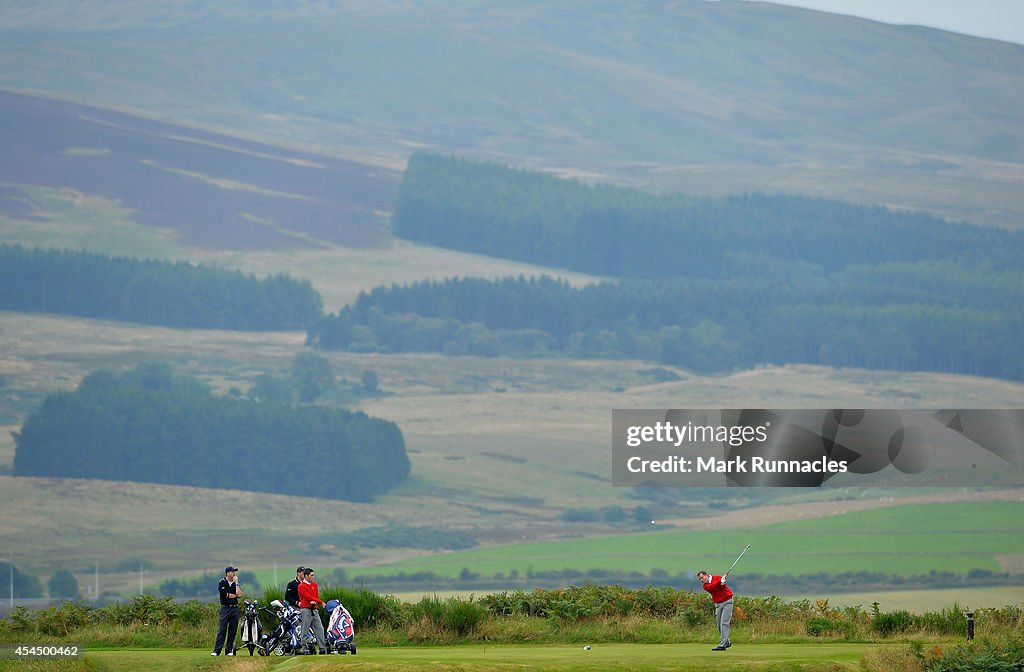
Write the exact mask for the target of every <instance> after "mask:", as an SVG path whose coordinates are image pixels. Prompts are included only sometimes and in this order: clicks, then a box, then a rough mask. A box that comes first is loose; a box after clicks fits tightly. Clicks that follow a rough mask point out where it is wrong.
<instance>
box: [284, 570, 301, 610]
mask: <svg viewBox="0 0 1024 672" xmlns="http://www.w3.org/2000/svg"><path fill="white" fill-rule="evenodd" d="M305 569H306V568H305V567H303V566H302V565H299V566H298V567H296V568H295V579H294V580H292V581H289V582H288V585H287V586H285V588H284V601H285V603H286V604H287V605H288V606H290V607H295V608H296V609H298V608H299V584H300V583H302V580H303V579H304V578H306V577H305V575H304V574H303V573H302V572H303V571H305Z"/></svg>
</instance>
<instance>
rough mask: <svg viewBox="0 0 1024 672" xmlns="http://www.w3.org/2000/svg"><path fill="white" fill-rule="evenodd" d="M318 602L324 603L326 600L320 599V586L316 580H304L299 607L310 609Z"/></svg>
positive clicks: (300, 585)
mask: <svg viewBox="0 0 1024 672" xmlns="http://www.w3.org/2000/svg"><path fill="white" fill-rule="evenodd" d="M317 602H319V603H320V604H323V603H324V601H323V600H321V599H320V586H318V585H316V581H303V582H302V583H300V584H299V608H300V609H309V608H310V607H311V606H312V605H314V604H316V603H317Z"/></svg>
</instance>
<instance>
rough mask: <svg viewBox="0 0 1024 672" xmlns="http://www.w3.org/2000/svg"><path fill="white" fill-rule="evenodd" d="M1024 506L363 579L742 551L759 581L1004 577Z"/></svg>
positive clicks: (451, 559) (518, 553)
mask: <svg viewBox="0 0 1024 672" xmlns="http://www.w3.org/2000/svg"><path fill="white" fill-rule="evenodd" d="M1022 520H1024V502H1019V501H1017V502H1014V501H1003V502H962V503H950V504H928V505H908V506H902V507H894V508H890V509H877V510H869V511H858V512H851V513H846V514H842V515H837V516H829V517H827V518H819V519H816V520H804V521H800V520H798V521H792V522H786V523H778V524H774V525H766V526H761V527H758V528H756V529H730V530H723V531H679V530H673V531H666V532H651V533H647V534H638V533H632V534H622V535H616V536H613V537H604V538H591V539H570V540H560V541H550V542H535V543H527V544H516V545H511V546H502V547H495V548H487V549H479V550H472V551H464V552H460V553H447V554H443V555H435V556H430V557H425V558H417V559H414V560H407V561H405V562H401V563H396V564H392V565H385V566H381V567H375V568H371V569H369V570H367V571H366V573H367V574H396V573H398V572H399V571H405V572H416V571H431V572H434V573H436V574H439V575H444V576H456V575H458V574H459V572H460V571H461V570H462V568H463V567H467V568H469V569H470V570H472V571H474V572H479V573H481V574H484V575H485V576H486V575H490V574H493V573H495V572H509V571H511V570H513V569H514V570H516V571H518V572H519V573H521V574H522V573H524V572H528V571H529V570H531V569H532V570H533V571H545V570H562V569H567V568H573V569H579V570H587V569H592V568H601V569H611V570H620V571H641V572H650V571H651V570H652V569H656V568H658V569H664V570H666V571H670V572H672V573H676V572H679V571H685V570H691V571H694V572H696V571H697V570H699V569H703V568H707V569H709V570H723V569H724V568H725V567H727V566H728V565H729V563H730V562H731V561H732V559H733V558H735V557H736V553H737V552H738V551H739V550H740V549H742V548H743V547H744V546H745V545H746V544H751V547H752V548H751V552H750V554H749V555H748V556H747V557H746V558H745V560H744V570H745V571H747V572H757V573H760V574H792V575H801V574H815V573H819V572H825V573H829V574H838V573H842V572H861V571H868V572H882V573H885V574H896V575H901V576H911V575H915V574H927V573H929V572H930V571H932V570H935V571H937V572H955V573H966V572H968V571H970V570H972V569H987V570H990V571H993V572H998V571H1003V570H1002V567H1001V565H1000V560H1004V561H1005V558H1006V557H1017V556H1020V555H1021V554H1024V534H1021V532H1024V526H1022V523H1021V521H1022Z"/></svg>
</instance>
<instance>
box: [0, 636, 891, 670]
mask: <svg viewBox="0 0 1024 672" xmlns="http://www.w3.org/2000/svg"><path fill="white" fill-rule="evenodd" d="M583 644H584V643H582V642H581V643H580V645H578V646H455V647H442V648H435V647H401V648H374V649H365V648H360V649H359V653H358V655H357V656H356V657H349V656H330V657H326V658H324V657H319V656H317V657H312V658H250V657H249V656H248V655H246V656H243V657H240V658H238V659H236V660H230V659H226V658H222V659H218V660H212V659H211V658H210V655H209V652H208V651H189V650H185V651H183V650H177V649H174V650H170V649H169V650H149V651H114V650H108V651H103V650H95V651H88V652H87V654H86V658H85V661H84V662H85V663H86V664H87V665H88V666H89V667H88V669H90V670H97V671H100V672H107V671H109V672H122V671H127V670H132V671H134V670H147V671H151V672H164V671H167V672H171V671H172V670H174V671H176V670H221V669H223V670H228V669H230V670H245V671H252V672H261V671H263V670H303V671H307V672H319V671H320V670H335V669H339V670H340V669H346V670H402V671H406V672H414V671H417V670H452V671H454V670H464V671H466V672H499V671H501V672H512V671H513V670H514V671H517V672H529V671H532V670H567V671H569V670H638V671H644V672H662V671H667V670H673V671H679V670H683V671H687V670H693V671H697V670H712V671H714V670H723V671H724V670H746V669H752V668H753V669H757V670H761V671H764V672H772V671H774V670H793V669H801V670H807V671H813V670H837V669H839V670H843V669H856V667H857V665H858V663H859V661H860V660H861V658H862V657H863V655H864V654H865V653H866V652H867V651H868V650H869V649H877V648H878V647H879V646H881V647H885V648H888V647H892V648H897V647H899V645H896V644H884V645H878V644H849V643H811V644H751V645H736V646H734V647H732V648H731V649H730V650H728V651H726V652H724V653H721V652H712V651H711V650H710V648H711V646H712V644H653V645H632V644H600V645H594V646H593V648H591V650H589V651H585V650H583ZM18 665H23V663H16V664H13V665H12V664H8V667H7V668H5V667H4V662H3V661H0V670H3V669H18V670H40V671H42V670H59V669H85V668H84V667H75V666H66V667H61V666H58V665H57V664H53V663H50V664H42V665H35V666H31V667H30V666H29V665H26V666H25V667H18ZM30 665H31V664H30Z"/></svg>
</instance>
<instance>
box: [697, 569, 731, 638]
mask: <svg viewBox="0 0 1024 672" xmlns="http://www.w3.org/2000/svg"><path fill="white" fill-rule="evenodd" d="M726 574H728V572H726ZM697 578H698V579H700V582H701V583H703V584H704V590H706V591H708V592H709V593H711V601H712V602H714V603H715V623H716V624H717V625H718V635H719V636H718V646H716V647H715V648H713V649H711V650H712V651H725V650H726V649H728V648H729V647H730V646H732V642H730V641H729V626H730V624H731V623H732V591H731V590H729V586H727V585H725V577H724V576H711V575H710V574H708V573H707V572H705V571H703V570H701V571H699V572H697Z"/></svg>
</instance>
